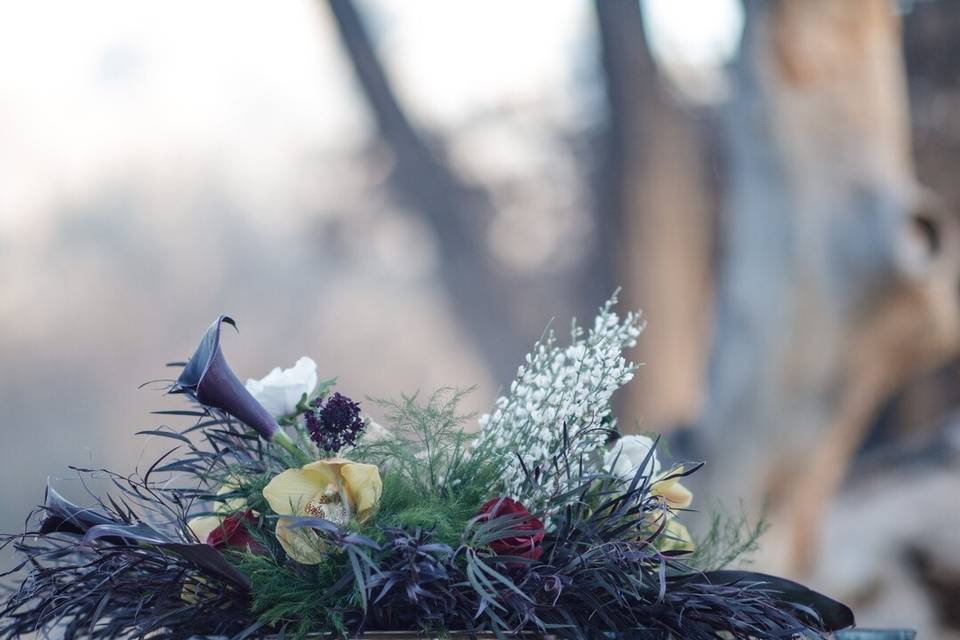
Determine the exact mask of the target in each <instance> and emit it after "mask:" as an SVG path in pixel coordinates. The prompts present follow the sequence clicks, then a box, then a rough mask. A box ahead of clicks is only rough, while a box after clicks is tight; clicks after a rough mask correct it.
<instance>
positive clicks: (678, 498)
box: [650, 467, 693, 509]
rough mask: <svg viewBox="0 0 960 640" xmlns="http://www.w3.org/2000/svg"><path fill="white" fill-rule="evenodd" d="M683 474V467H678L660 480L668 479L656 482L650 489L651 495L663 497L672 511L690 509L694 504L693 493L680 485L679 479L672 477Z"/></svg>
mask: <svg viewBox="0 0 960 640" xmlns="http://www.w3.org/2000/svg"><path fill="white" fill-rule="evenodd" d="M681 473H683V467H677V468H676V469H672V470H670V471H668V472H667V473H664V474H662V475H661V476H660V478H667V479H665V480H664V479H658V480H656V481H654V483H653V486H651V487H650V495H653V496H661V497H662V498H663V499H664V500H666V502H667V504H668V505H669V506H670V508H671V509H686V508H687V507H689V506H690V504H691V503H692V502H693V493H691V491H690V490H689V489H687V488H686V487H685V486H683V485H682V484H680V478H679V477H671V476H678V474H681Z"/></svg>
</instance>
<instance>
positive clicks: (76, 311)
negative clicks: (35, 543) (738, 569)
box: [0, 0, 960, 640]
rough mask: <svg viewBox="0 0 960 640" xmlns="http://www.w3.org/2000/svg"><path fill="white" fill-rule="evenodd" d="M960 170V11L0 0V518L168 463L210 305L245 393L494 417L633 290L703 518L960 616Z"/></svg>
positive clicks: (920, 619) (369, 0) (871, 595)
mask: <svg viewBox="0 0 960 640" xmlns="http://www.w3.org/2000/svg"><path fill="white" fill-rule="evenodd" d="M958 171H960V2H954V1H952V0H940V1H936V0H927V1H921V0H914V1H912V2H907V1H901V2H893V1H891V0H844V1H842V2H841V1H839V0H766V1H765V0H747V1H746V2H742V3H741V2H740V1H739V0H710V1H708V2H707V1H703V0H644V1H642V2H639V3H638V2H637V1H635V0H597V2H596V3H590V2H587V1H585V0H527V1H526V2H522V3H517V2H508V1H507V0H487V1H486V2H466V1H456V2H452V1H450V0H420V1H419V2H399V1H397V0H362V1H361V0H356V1H354V2H350V1H348V0H330V1H329V2H324V1H320V0H314V1H310V0H287V1H286V2H265V1H263V0H205V1H204V2H188V1H186V0H168V1H167V2H162V3H161V2H150V1H146V0H142V1H139V2H129V1H128V0H88V1H87V2H84V3H75V2H67V1H66V0H35V1H33V2H16V1H14V0H2V1H0V364H2V367H0V408H2V422H0V430H2V431H0V433H2V444H0V480H2V483H0V524H2V527H0V528H2V530H4V531H13V530H17V529H19V528H20V527H21V526H22V522H23V517H24V514H25V513H26V512H27V511H28V510H29V508H30V507H31V506H33V505H35V504H37V503H38V502H39V501H40V500H42V496H43V486H44V482H45V481H46V480H47V479H48V478H49V479H50V480H51V481H55V482H57V483H58V488H61V489H62V490H63V492H64V493H65V494H67V495H73V496H75V497H78V498H79V497H80V496H82V488H80V487H79V486H78V483H77V481H76V480H75V479H71V474H70V472H69V471H67V467H68V465H77V466H84V467H103V466H106V467H111V468H114V469H115V470H118V471H132V470H133V469H134V468H135V467H137V466H138V465H143V464H145V463H147V464H149V460H151V456H153V455H156V454H157V453H159V452H162V451H163V450H164V446H165V444H166V443H156V442H154V443H150V442H144V441H143V438H135V437H133V435H132V434H133V433H134V432H135V431H137V430H139V429H142V428H148V427H153V426H156V424H158V423H160V422H162V421H163V420H162V418H163V417H162V416H150V415H149V412H150V411H151V410H160V409H170V408H175V407H177V406H179V405H178V402H177V401H176V399H170V398H165V397H163V395H162V393H161V392H160V391H159V390H158V389H159V388H160V385H152V386H147V387H146V388H142V389H141V388H138V387H139V385H140V383H143V382H146V381H149V380H155V379H158V378H164V377H169V376H170V375H171V372H170V370H168V369H165V368H164V367H163V364H164V363H165V362H168V361H171V360H178V359H182V358H184V357H186V356H187V355H189V353H191V352H192V350H193V348H194V347H195V346H196V342H197V340H198V339H199V337H200V335H201V333H202V331H203V330H204V328H205V327H206V326H207V324H208V323H209V322H210V321H211V320H212V319H213V318H214V317H215V316H216V315H217V314H219V313H222V312H223V313H229V314H230V315H232V316H233V317H235V318H236V319H237V320H238V321H239V325H240V329H241V333H240V334H239V336H236V335H231V336H229V337H228V338H227V339H226V343H225V350H226V352H227V354H228V358H229V360H230V362H231V364H232V366H233V367H234V368H235V370H236V371H237V372H238V374H239V375H240V376H241V378H246V377H261V376H263V375H265V374H266V373H267V372H268V371H269V370H270V369H271V368H273V367H274V366H277V365H281V366H290V365H292V364H293V362H294V361H295V360H296V358H297V357H299V356H300V355H304V354H307V355H310V356H312V357H313V358H314V359H315V360H316V361H317V362H318V363H319V366H320V375H321V377H331V376H337V377H338V378H339V383H340V384H339V387H340V389H341V390H342V391H343V392H344V393H347V394H348V395H352V396H355V397H364V396H374V397H384V396H387V397H389V396H393V397H395V396H397V395H398V394H399V393H401V392H413V391H416V390H417V389H421V390H425V391H428V390H431V389H433V388H435V387H438V386H440V385H459V386H469V385H473V384H476V385H478V387H477V390H476V391H475V392H474V393H473V395H472V396H471V397H470V399H469V405H470V406H469V407H468V408H469V409H471V410H477V411H482V410H484V409H485V408H486V407H488V406H489V405H490V403H491V402H492V400H493V398H494V397H495V395H496V394H497V391H498V389H500V388H503V387H506V386H507V385H509V382H510V380H511V379H512V374H513V373H514V371H515V368H516V366H517V365H518V363H519V361H520V359H521V358H522V356H523V354H524V353H526V351H527V350H528V348H529V346H530V345H531V344H532V343H533V342H534V341H535V340H536V339H537V338H538V337H539V336H540V335H541V333H542V332H543V329H544V326H545V325H546V324H547V322H548V321H550V319H551V318H553V319H554V321H553V323H554V326H555V327H557V328H558V330H559V331H560V332H561V333H562V332H563V330H564V328H565V327H567V326H568V325H569V322H570V319H571V318H572V317H574V316H576V317H578V318H586V319H588V318H590V317H592V314H593V312H594V311H595V309H596V308H597V307H598V306H599V305H600V304H601V303H602V302H603V301H604V300H605V299H606V298H607V297H608V296H609V294H610V293H611V292H612V291H613V290H614V289H616V288H617V287H618V286H622V287H623V292H622V294H621V299H622V302H623V303H624V308H626V307H628V306H629V307H634V308H636V307H639V308H642V309H643V311H644V314H645V316H646V319H647V322H648V327H647V331H646V332H645V334H644V335H643V336H642V337H641V342H640V345H639V347H638V349H637V352H636V354H634V358H635V359H636V360H637V361H639V362H643V363H644V366H643V367H642V368H641V370H640V372H639V375H638V376H637V378H636V379H635V381H634V382H633V383H632V386H631V387H630V388H629V392H628V393H627V395H626V396H625V397H622V398H621V399H620V401H619V402H620V406H619V407H618V409H619V413H620V415H621V416H622V419H621V426H622V427H623V428H624V430H633V431H661V432H664V433H666V434H669V437H670V439H671V449H672V450H673V451H674V452H675V453H676V454H677V455H678V456H681V457H689V458H695V459H707V460H709V465H708V467H707V468H705V470H704V471H703V472H702V473H701V474H700V478H701V480H700V483H699V485H698V486H697V487H696V489H697V499H698V502H697V504H696V505H695V506H698V507H699V508H700V509H701V510H703V511H704V512H709V511H711V510H712V509H714V508H715V507H717V505H723V507H724V508H726V509H727V510H728V511H731V512H733V513H739V509H740V508H742V509H744V510H745V511H746V512H747V513H749V514H752V515H754V516H756V515H757V514H759V513H760V512H761V510H762V509H763V508H764V505H765V508H766V514H767V519H768V522H769V524H770V525H771V529H770V530H769V532H768V533H767V534H766V536H765V537H764V538H763V539H762V549H761V551H760V552H758V553H757V554H755V556H754V566H755V567H756V568H757V569H759V570H764V571H768V572H777V571H780V572H785V573H788V574H789V575H793V576H797V577H800V578H802V579H804V580H806V581H808V582H809V583H811V584H812V585H814V586H816V587H819V588H821V589H825V590H827V591H828V592H830V593H831V594H832V595H835V596H837V597H839V598H841V599H843V600H845V601H847V602H849V603H850V604H851V605H853V606H854V607H855V609H856V610H857V611H858V614H859V618H860V622H861V624H863V625H867V626H911V627H917V628H919V629H920V631H921V636H920V637H927V638H938V639H941V640H943V639H950V638H960V545H958V544H957V542H958V541H960V539H958V534H957V531H960V499H958V498H957V496H958V495H960V430H958V426H957V425H958V424H960V418H958V416H957V413H956V412H957V408H958V406H960V365H958V360H957V354H958V350H960V299H958V296H960V219H958V218H957V216H956V212H957V211H958V206H960V180H958V179H957V177H956V175H957V172H958ZM367 405H368V406H369V403H367ZM374 414H376V412H375V411H374ZM172 424H174V425H176V423H172ZM700 519H701V520H709V518H708V517H707V516H706V515H704V516H701V517H700ZM3 559H4V560H5V562H6V561H7V557H6V556H4V557H3Z"/></svg>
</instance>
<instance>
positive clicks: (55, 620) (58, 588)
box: [0, 363, 290, 638]
mask: <svg viewBox="0 0 960 640" xmlns="http://www.w3.org/2000/svg"><path fill="white" fill-rule="evenodd" d="M172 364H173V366H182V363H172ZM157 413H158V414H161V415H165V416H178V417H189V418H193V419H195V421H196V422H195V424H193V425H191V426H190V427H188V428H186V429H185V430H182V431H179V432H177V431H173V430H170V429H168V428H164V427H161V428H158V429H155V430H149V431H143V432H141V434H144V435H149V436H153V437H157V438H163V439H167V440H171V441H173V442H175V443H176V444H177V446H176V447H175V448H173V449H171V450H169V451H167V452H166V453H165V454H164V455H163V456H161V457H160V458H159V459H158V460H157V461H156V462H154V463H153V464H152V465H150V467H149V468H148V469H146V471H142V472H141V471H135V472H134V473H133V474H131V475H129V476H122V475H119V474H116V473H113V472H110V471H107V470H104V469H80V468H74V471H75V472H76V473H77V474H78V475H79V476H80V478H81V479H82V480H83V485H84V486H85V487H86V486H87V484H88V483H89V482H90V481H93V483H103V482H104V481H106V482H107V483H108V484H109V486H110V487H111V488H112V491H111V492H110V494H109V495H107V496H106V497H103V498H101V497H99V496H98V495H96V494H95V493H94V492H93V491H88V492H87V493H88V494H89V497H90V501H92V503H93V506H84V507H78V506H76V505H73V504H71V503H70V502H68V501H66V500H64V499H63V498H62V497H60V496H59V494H57V493H56V492H55V491H54V490H52V489H48V493H47V499H46V501H45V504H44V506H42V507H39V508H38V509H36V510H35V511H34V512H33V513H32V514H31V515H30V517H29V518H28V521H27V522H28V525H27V528H26V530H25V532H24V533H22V534H17V535H8V536H4V537H3V538H2V546H4V547H6V546H10V547H12V548H13V549H15V550H16V551H17V552H18V553H19V554H20V555H21V556H22V557H24V558H25V559H24V560H23V561H22V562H21V563H20V564H19V565H17V566H15V567H14V568H13V569H11V570H10V571H8V572H5V573H4V574H2V577H3V578H5V579H7V580H9V579H11V578H18V579H21V581H20V583H19V585H18V587H17V588H16V589H15V590H13V591H12V592H11V594H10V595H9V596H7V597H5V598H4V600H3V601H2V602H0V638H8V637H16V636H20V635H24V634H33V633H37V632H41V633H52V634H54V635H60V634H63V635H64V637H67V638H74V637H91V638H117V637H138V636H143V635H145V634H155V635H156V636H157V637H165V638H188V637H190V636H194V635H198V634H199V635H208V634H209V635H225V634H226V635H231V636H232V635H238V634H239V635H242V634H244V633H253V632H254V631H256V630H257V629H259V628H260V627H261V623H260V622H258V620H257V618H256V616H255V615H253V614H252V613H251V610H250V593H249V587H250V582H249V580H248V578H247V577H246V576H245V575H244V574H243V573H242V572H240V571H239V570H238V569H237V568H236V567H235V565H234V562H232V560H233V559H234V557H235V554H233V553H232V552H227V553H226V554H224V553H221V552H219V551H217V550H216V549H214V548H213V547H211V546H209V545H206V544H200V542H202V541H198V540H196V538H195V536H193V534H192V533H191V531H190V529H189V528H188V527H187V521H188V517H189V516H195V515H206V514H209V511H207V512H203V511H199V510H198V508H199V507H198V505H200V504H201V503H203V502H207V503H209V502H224V501H226V500H229V499H231V498H235V497H239V496H243V497H245V496H246V495H247V494H248V493H249V494H251V495H254V494H257V495H258V494H259V490H258V489H257V487H256V484H257V482H258V481H259V480H260V479H261V478H267V477H269V476H270V475H271V474H273V473H276V472H277V471H279V470H281V469H283V468H288V467H289V466H290V465H289V463H290V461H289V460H288V459H287V455H288V454H285V453H283V452H280V451H278V450H277V448H270V447H268V446H265V445H264V443H263V441H262V440H260V439H259V438H258V437H257V436H256V435H255V434H251V433H250V432H249V430H248V429H247V428H246V427H244V426H242V425H240V424H239V423H237V422H236V421H234V420H233V419H231V418H230V417H229V416H226V415H224V414H222V413H220V412H214V411H211V410H207V409H205V408H203V407H198V408H197V409H191V410H184V411H179V410H178V411H161V412H157ZM198 436H199V437H198ZM191 438H196V439H197V441H198V442H197V443H195V442H194V440H193V439H191ZM237 479H243V480H242V481H241V482H239V483H235V486H236V491H234V492H230V493H225V494H221V495H216V493H215V490H216V488H217V487H219V486H220V485H221V484H222V483H223V482H226V481H228V480H231V481H235V480H237ZM24 575H25V577H24Z"/></svg>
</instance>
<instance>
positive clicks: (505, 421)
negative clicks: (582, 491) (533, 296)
mask: <svg viewBox="0 0 960 640" xmlns="http://www.w3.org/2000/svg"><path fill="white" fill-rule="evenodd" d="M616 302H617V297H616V295H614V296H613V297H611V298H610V300H608V301H607V303H606V304H605V305H603V307H601V308H600V313H599V315H597V317H596V319H595V320H594V323H593V329H591V330H590V331H588V332H584V330H583V329H581V328H580V327H579V326H577V325H576V323H574V324H573V327H572V329H571V343H572V344H571V345H570V346H569V347H566V348H562V347H559V346H558V345H557V338H556V336H555V335H554V334H553V332H552V331H548V332H547V334H546V336H545V338H544V339H543V340H541V341H540V342H538V343H537V344H536V345H535V346H534V350H533V353H531V354H529V355H528V356H527V358H526V362H524V364H523V365H522V366H521V367H520V369H519V370H518V371H517V379H516V380H514V381H513V384H511V385H510V393H509V394H507V395H504V396H501V397H499V398H497V400H496V403H495V404H494V409H493V412H492V413H490V414H487V415H484V416H481V417H480V435H479V437H478V438H477V442H476V445H475V448H474V451H473V455H476V456H478V457H481V458H482V457H497V456H498V454H499V456H500V458H501V461H500V466H501V469H500V472H501V477H502V479H503V483H504V485H505V486H506V489H507V495H508V496H509V497H517V496H520V495H521V494H522V495H523V496H524V505H525V506H526V507H527V508H528V509H537V508H540V507H542V506H543V504H544V503H545V501H546V500H548V499H549V498H550V496H552V495H559V494H560V493H563V492H568V491H569V490H571V489H574V488H576V486H575V485H576V484H577V482H578V481H579V480H574V481H573V484H572V485H571V482H570V480H569V479H568V478H566V477H563V475H562V474H556V473H549V474H548V475H547V476H544V477H541V478H540V479H539V481H538V484H537V486H536V487H535V488H533V489H529V490H525V489H524V483H525V481H526V477H527V473H528V472H530V471H531V470H535V469H540V470H542V471H547V472H549V470H550V469H551V468H552V464H553V461H554V460H555V459H556V458H557V456H558V455H560V453H561V452H563V453H564V454H565V455H566V458H567V459H568V460H574V461H577V460H579V459H580V458H581V456H583V457H584V459H585V460H587V461H588V462H589V459H590V458H593V459H595V460H596V464H597V466H599V464H600V456H599V455H592V453H593V452H594V451H596V450H597V449H600V448H601V447H602V446H603V444H604V442H605V441H606V439H607V432H606V430H605V429H604V428H603V427H604V424H605V421H607V420H608V418H609V416H610V398H611V396H612V395H613V393H614V392H615V391H616V390H617V389H619V388H620V387H621V386H623V385H624V384H626V383H627V382H629V381H630V379H631V378H633V372H634V370H635V369H636V366H635V365H634V364H632V363H630V362H628V361H627V360H626V358H625V357H624V355H623V352H624V350H625V349H628V348H630V347H632V346H634V345H635V344H636V343H637V336H638V335H640V331H641V330H642V329H643V324H642V323H641V321H640V316H639V315H638V314H635V313H629V314H627V316H626V317H625V318H623V319H622V320H621V319H620V317H619V316H618V315H617V314H616V313H615V312H614V311H613V307H614V305H615V304H616ZM610 426H612V424H610ZM565 439H566V441H567V442H565ZM521 461H522V462H521ZM524 468H525V469H526V470H524Z"/></svg>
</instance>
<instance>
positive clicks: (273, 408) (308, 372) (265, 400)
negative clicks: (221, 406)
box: [246, 356, 317, 418]
mask: <svg viewBox="0 0 960 640" xmlns="http://www.w3.org/2000/svg"><path fill="white" fill-rule="evenodd" d="M246 387H247V391H249V392H250V395H252V396H253V397H254V398H256V400H257V402H259V403H260V404H262V405H263V408H264V409H266V410H267V411H268V412H269V413H270V415H272V416H273V417H275V418H282V417H284V416H289V415H292V414H294V413H296V411H297V403H298V402H300V399H301V398H302V397H303V394H307V395H308V396H309V395H310V394H311V393H313V390H314V389H316V388H317V363H316V362H314V361H313V360H312V359H310V358H308V357H306V356H304V357H302V358H300V359H299V360H297V362H296V364H294V365H293V366H292V367H290V368H289V369H281V368H280V367H276V368H275V369H274V370H273V371H271V372H270V373H268V374H267V375H266V376H265V377H263V378H261V379H260V380H253V379H250V380H247V384H246Z"/></svg>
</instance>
